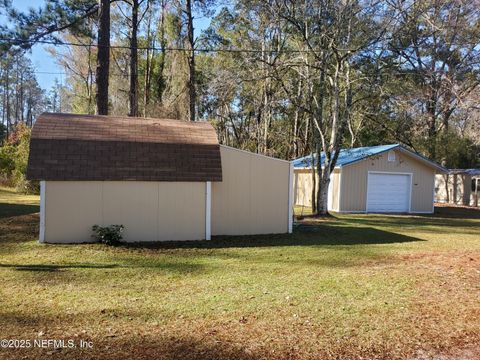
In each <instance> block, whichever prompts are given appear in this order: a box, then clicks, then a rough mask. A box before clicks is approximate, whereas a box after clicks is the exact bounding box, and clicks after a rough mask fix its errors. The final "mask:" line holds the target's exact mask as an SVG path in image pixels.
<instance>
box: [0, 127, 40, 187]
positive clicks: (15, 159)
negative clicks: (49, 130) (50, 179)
mask: <svg viewBox="0 0 480 360" xmlns="http://www.w3.org/2000/svg"><path fill="white" fill-rule="evenodd" d="M30 132H31V129H30V128H28V127H27V126H26V125H25V124H18V125H17V126H16V127H15V129H14V130H13V132H12V133H11V134H10V136H9V138H8V139H7V140H6V141H5V142H4V144H3V146H0V180H1V182H2V183H3V184H5V185H8V186H13V187H15V188H16V190H17V191H19V192H24V193H37V194H38V192H39V184H38V181H28V180H27V179H26V178H25V173H26V171H27V162H28V152H29V145H30Z"/></svg>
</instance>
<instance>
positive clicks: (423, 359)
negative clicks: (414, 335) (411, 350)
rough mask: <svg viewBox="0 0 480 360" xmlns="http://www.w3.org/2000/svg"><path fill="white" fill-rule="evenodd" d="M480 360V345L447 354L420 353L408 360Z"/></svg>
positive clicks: (450, 351) (447, 352)
mask: <svg viewBox="0 0 480 360" xmlns="http://www.w3.org/2000/svg"><path fill="white" fill-rule="evenodd" d="M474 359H480V345H471V346H468V347H465V348H458V349H451V350H449V351H446V352H443V353H442V352H440V353H438V352H437V353H435V352H433V353H428V352H426V351H418V352H417V353H416V354H414V355H413V356H412V357H409V358H408V360H474Z"/></svg>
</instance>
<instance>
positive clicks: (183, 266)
mask: <svg viewBox="0 0 480 360" xmlns="http://www.w3.org/2000/svg"><path fill="white" fill-rule="evenodd" d="M0 268H10V269H15V270H17V271H25V272H38V273H44V272H46V273H51V272H58V271H62V270H70V269H90V270H98V269H136V268H144V269H158V270H167V271H174V272H177V273H182V274H188V273H192V272H196V271H199V270H203V266H202V265H200V264H192V263H186V262H166V261H160V262H148V263H144V262H133V263H132V264H129V265H125V264H122V265H120V264H89V263H81V264H0Z"/></svg>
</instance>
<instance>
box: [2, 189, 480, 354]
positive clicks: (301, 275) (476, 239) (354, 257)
mask: <svg viewBox="0 0 480 360" xmlns="http://www.w3.org/2000/svg"><path fill="white" fill-rule="evenodd" d="M2 202H8V204H6V205H5V204H0V213H1V214H2V215H1V216H2V218H1V219H0V279H1V280H2V281H1V286H0V301H1V303H0V304H1V306H0V338H7V339H30V340H32V341H33V340H34V339H75V341H77V344H78V341H79V340H80V339H82V340H88V341H92V342H93V346H94V348H93V350H92V349H80V348H78V347H77V348H74V349H60V350H53V349H51V348H49V349H39V348H30V349H0V358H2V359H9V358H12V359H18V358H28V359H30V358H32V359H33V358H35V359H39V358H87V359H88V358H95V359H120V358H135V359H142V358H144V359H150V358H180V359H204V358H207V359H212V358H213V359H216V358H228V359H258V358H268V359H297V358H302V359H303V358H312V359H323V358H325V359H352V358H353V359H356V358H367V359H370V358H376V359H396V358H398V359H406V358H407V359H427V358H429V356H442V357H441V359H458V358H463V359H470V358H471V359H473V358H478V357H480V349H479V348H478V345H477V344H479V343H480V321H479V319H480V300H479V299H480V211H478V210H472V209H454V208H439V209H438V214H435V215H433V216H380V215H337V216H335V217H333V218H331V219H328V220H315V219H310V218H308V217H307V218H305V219H304V220H303V221H302V222H301V223H299V224H297V225H296V228H295V233H294V234H292V235H274V236H257V237H243V238H217V239H214V240H212V241H210V242H196V243H184V244H181V245H178V244H162V245H158V246H156V247H154V248H152V247H118V248H112V247H106V246H102V245H95V244H91V245H40V244H38V243H37V241H36V237H37V232H38V215H37V214H29V213H30V212H32V210H33V211H36V209H38V207H37V205H36V204H37V203H38V199H37V198H35V197H25V196H20V195H16V194H14V193H13V192H11V191H9V190H5V189H1V190H0V203H2ZM13 205H16V206H13ZM32 206H33V207H32ZM8 212H11V216H9V214H8ZM21 214H23V215H21ZM127 354H128V356H127Z"/></svg>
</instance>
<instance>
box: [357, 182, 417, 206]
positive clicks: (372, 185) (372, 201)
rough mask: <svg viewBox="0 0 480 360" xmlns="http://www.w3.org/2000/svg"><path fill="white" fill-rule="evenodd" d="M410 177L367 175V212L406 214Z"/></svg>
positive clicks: (408, 201) (408, 204)
mask: <svg viewBox="0 0 480 360" xmlns="http://www.w3.org/2000/svg"><path fill="white" fill-rule="evenodd" d="M410 176H411V175H408V174H395V173H369V174H368V189H367V212H408V211H409V207H410V183H411V181H410Z"/></svg>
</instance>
